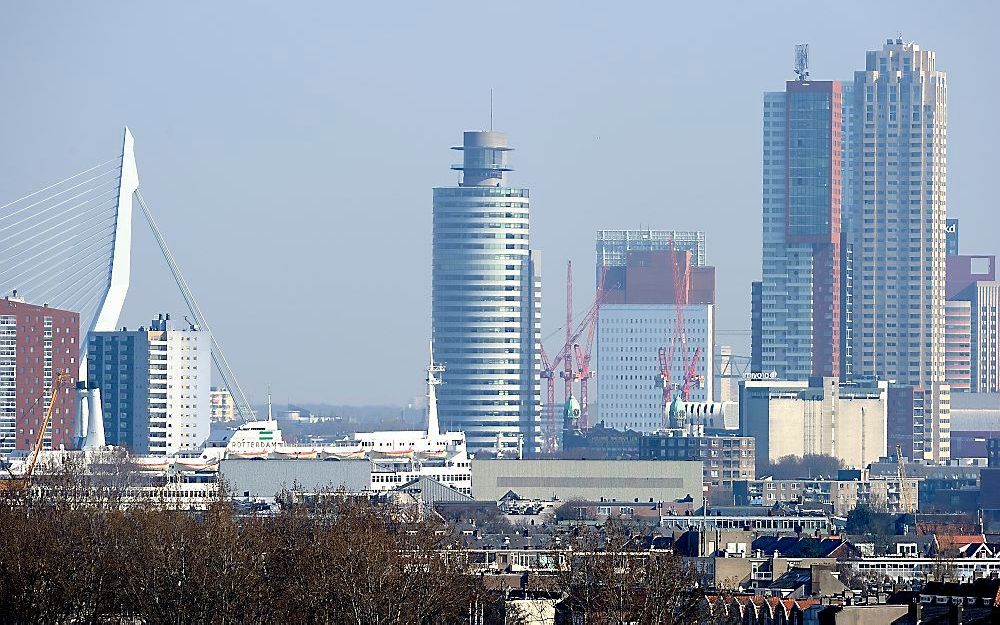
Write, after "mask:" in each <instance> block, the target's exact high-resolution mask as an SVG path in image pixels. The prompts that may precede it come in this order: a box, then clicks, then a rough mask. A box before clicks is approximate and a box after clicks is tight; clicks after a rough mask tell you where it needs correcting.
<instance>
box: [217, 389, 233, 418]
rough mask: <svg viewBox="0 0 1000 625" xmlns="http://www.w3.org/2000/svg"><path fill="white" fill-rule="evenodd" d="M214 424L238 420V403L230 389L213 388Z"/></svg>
mask: <svg viewBox="0 0 1000 625" xmlns="http://www.w3.org/2000/svg"><path fill="white" fill-rule="evenodd" d="M211 396H212V423H230V422H232V421H235V420H236V402H235V401H233V394H232V393H230V392H229V389H228V388H217V387H215V386H213V387H212V392H211Z"/></svg>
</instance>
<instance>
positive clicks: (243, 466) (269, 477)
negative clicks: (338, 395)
mask: <svg viewBox="0 0 1000 625" xmlns="http://www.w3.org/2000/svg"><path fill="white" fill-rule="evenodd" d="M219 473H220V477H221V479H223V480H225V481H226V483H227V484H228V486H229V489H230V491H231V492H232V494H233V496H235V497H243V496H247V495H249V496H250V497H274V496H275V494H277V493H278V492H279V491H280V490H282V489H283V488H291V487H292V485H293V484H298V485H299V486H300V487H301V489H302V490H304V491H313V492H315V491H318V490H324V489H329V490H338V489H344V490H347V491H351V492H358V491H364V490H368V488H369V486H370V485H371V463H370V462H369V461H367V460H339V461H331V460H287V459H275V460H248V459H242V458H241V459H230V460H223V461H222V463H221V464H220V466H219Z"/></svg>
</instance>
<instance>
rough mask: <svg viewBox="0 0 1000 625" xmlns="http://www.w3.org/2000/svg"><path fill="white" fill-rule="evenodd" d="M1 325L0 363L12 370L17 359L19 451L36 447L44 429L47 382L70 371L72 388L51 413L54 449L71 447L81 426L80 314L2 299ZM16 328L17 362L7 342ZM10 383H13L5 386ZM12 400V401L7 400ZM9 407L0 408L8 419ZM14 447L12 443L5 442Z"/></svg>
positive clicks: (64, 392) (64, 389) (62, 393)
mask: <svg viewBox="0 0 1000 625" xmlns="http://www.w3.org/2000/svg"><path fill="white" fill-rule="evenodd" d="M0 318H2V319H3V320H4V323H3V324H2V325H0V330H2V332H3V336H2V337H0V340H2V341H3V342H4V344H5V345H4V348H3V354H4V355H2V356H0V364H2V365H5V367H4V370H5V371H10V365H11V361H13V363H12V364H13V371H14V385H13V386H14V389H15V397H14V398H13V400H14V402H13V409H14V413H15V438H14V447H15V449H31V448H33V447H34V445H35V440H36V438H37V436H38V432H39V428H40V427H41V425H42V422H43V420H44V418H45V407H46V405H47V402H48V399H49V392H51V391H49V392H46V384H50V383H52V382H54V381H55V379H56V375H57V374H58V373H60V372H66V373H68V374H69V375H70V378H71V380H72V383H71V384H66V385H64V386H63V387H62V389H61V390H60V392H59V395H58V397H57V398H56V402H55V407H54V409H53V412H52V423H51V424H50V426H49V427H50V430H49V434H50V435H51V437H52V447H53V449H59V448H60V447H66V448H67V449H68V448H70V447H71V446H72V444H73V438H74V436H76V432H75V431H74V428H75V423H76V411H77V402H76V380H77V377H78V375H79V369H80V363H79V358H80V315H79V313H75V312H70V311H66V310H59V309H56V308H50V307H48V306H35V305H33V304H27V303H25V302H21V301H17V300H12V299H9V298H5V299H0ZM11 330H13V335H14V336H13V346H14V348H15V351H14V352H13V358H11V352H10V347H11V345H10V344H8V342H10V341H11V339H12V337H11ZM6 383H7V384H9V381H7V382H6ZM3 399H4V401H5V402H7V401H8V400H9V399H10V398H9V397H5V398H3ZM9 410H10V405H9V403H8V405H7V406H4V407H0V411H2V413H0V414H2V415H3V416H5V417H8V418H9ZM6 446H9V441H6V445H5V447H6Z"/></svg>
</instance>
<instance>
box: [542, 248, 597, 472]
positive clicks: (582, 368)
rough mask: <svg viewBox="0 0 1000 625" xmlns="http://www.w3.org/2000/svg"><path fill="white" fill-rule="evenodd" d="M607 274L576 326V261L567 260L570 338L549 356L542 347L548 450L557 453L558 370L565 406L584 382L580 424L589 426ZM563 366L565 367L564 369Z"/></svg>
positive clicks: (567, 313) (581, 392) (546, 445)
mask: <svg viewBox="0 0 1000 625" xmlns="http://www.w3.org/2000/svg"><path fill="white" fill-rule="evenodd" d="M604 279H605V276H604V274H603V273H602V274H601V280H600V284H599V285H598V288H597V293H596V295H595V297H594V302H593V303H592V304H591V306H590V308H589V309H588V310H587V313H586V314H585V315H584V316H583V319H581V320H580V322H579V323H578V324H577V325H576V326H575V327H574V325H573V263H572V261H569V262H567V263H566V340H565V342H564V343H563V345H562V347H561V348H560V350H559V352H558V353H557V354H556V355H555V356H554V357H549V355H548V354H547V353H546V352H545V349H544V348H542V350H541V356H542V372H541V377H542V379H543V380H545V400H546V404H547V405H546V408H545V451H547V452H550V453H551V452H555V451H556V448H557V447H558V437H559V424H560V421H559V416H558V413H557V411H556V397H555V395H556V391H555V378H556V371H559V377H560V378H562V379H563V405H565V404H566V403H567V402H569V399H570V397H572V396H573V383H574V382H575V381H577V380H579V381H580V405H581V414H580V427H581V428H586V427H589V420H588V419H589V415H588V412H587V400H588V391H589V388H588V381H589V379H590V378H592V377H593V376H594V371H593V370H592V369H591V368H590V358H591V351H592V347H593V344H594V333H595V329H596V326H597V314H598V311H599V310H600V304H601V301H602V300H603V297H604V296H603V292H604ZM584 333H586V334H587V338H586V341H585V343H584V346H583V347H581V346H580V344H579V340H580V337H581V336H583V335H584ZM574 355H575V356H576V359H577V368H576V369H574V365H573V358H574ZM560 365H562V368H561V370H560Z"/></svg>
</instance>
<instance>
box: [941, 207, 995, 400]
mask: <svg viewBox="0 0 1000 625" xmlns="http://www.w3.org/2000/svg"><path fill="white" fill-rule="evenodd" d="M948 221H952V220H950V219H949V220H948ZM946 266H947V273H946V276H947V277H946V280H945V296H946V297H947V300H946V301H945V376H946V378H947V382H948V384H950V385H951V387H952V391H953V392H973V393H983V392H997V391H1000V386H998V384H997V368H998V363H997V351H996V348H997V345H996V343H997V341H996V336H997V329H998V327H997V319H996V309H995V308H993V309H992V311H991V305H990V300H991V299H992V292H993V290H994V289H995V288H996V287H995V286H994V285H996V284H997V283H996V257H995V256H970V255H965V254H949V255H948V258H947V264H946ZM994 306H995V304H994ZM959 367H961V368H959Z"/></svg>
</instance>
